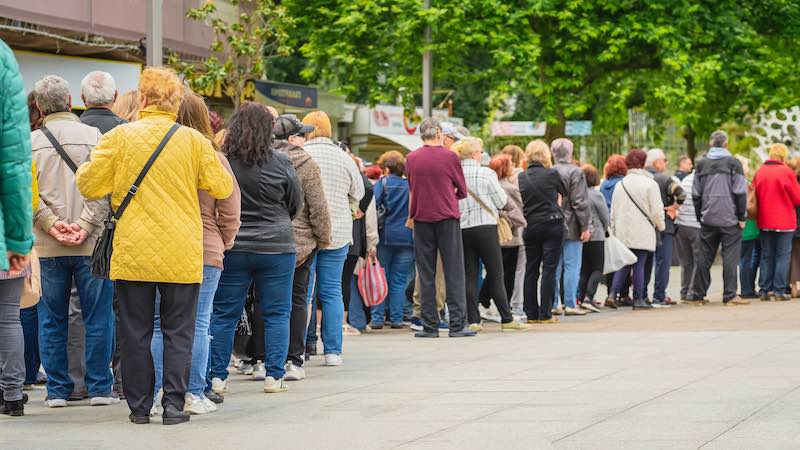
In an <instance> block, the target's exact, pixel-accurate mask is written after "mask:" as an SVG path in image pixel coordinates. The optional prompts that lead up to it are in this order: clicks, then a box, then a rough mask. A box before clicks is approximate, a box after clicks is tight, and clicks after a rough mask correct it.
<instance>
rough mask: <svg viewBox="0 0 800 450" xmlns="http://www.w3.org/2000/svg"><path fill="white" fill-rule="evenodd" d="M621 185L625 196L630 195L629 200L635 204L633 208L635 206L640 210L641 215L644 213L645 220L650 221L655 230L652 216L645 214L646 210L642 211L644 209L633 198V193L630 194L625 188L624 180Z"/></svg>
mask: <svg viewBox="0 0 800 450" xmlns="http://www.w3.org/2000/svg"><path fill="white" fill-rule="evenodd" d="M619 184H621V185H622V190H623V191H625V194H627V195H628V198H629V199H630V200H631V202H632V203H633V206H635V207H636V209H638V210H639V212H640V213H642V215H643V216H644V218H645V219H647V221H648V222H650V225H652V226H653V228H656V224H654V223H653V221H652V220H650V216H648V215H647V213H645V212H644V210H643V209H642V207H641V206H639V204H638V203H636V200H634V199H633V197H632V196H631V193H630V192H628V188H626V187H625V182H624V181H622V180H620V182H619Z"/></svg>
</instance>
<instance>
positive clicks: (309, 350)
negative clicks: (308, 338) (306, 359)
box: [306, 342, 317, 356]
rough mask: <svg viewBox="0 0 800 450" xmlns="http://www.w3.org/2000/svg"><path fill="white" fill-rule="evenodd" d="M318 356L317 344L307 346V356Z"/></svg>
mask: <svg viewBox="0 0 800 450" xmlns="http://www.w3.org/2000/svg"><path fill="white" fill-rule="evenodd" d="M316 354H317V343H316V342H314V343H311V344H306V355H310V356H314V355H316Z"/></svg>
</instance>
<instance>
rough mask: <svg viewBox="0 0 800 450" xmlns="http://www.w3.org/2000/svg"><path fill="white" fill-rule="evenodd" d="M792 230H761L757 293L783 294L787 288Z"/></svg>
mask: <svg viewBox="0 0 800 450" xmlns="http://www.w3.org/2000/svg"><path fill="white" fill-rule="evenodd" d="M793 238H794V233H792V232H778V231H761V235H760V236H759V239H760V240H761V275H760V276H759V278H758V288H759V294H761V295H764V294H767V293H769V292H772V293H774V294H775V295H778V296H780V295H783V294H785V293H786V292H787V291H788V290H789V260H790V258H791V256H792V239H793Z"/></svg>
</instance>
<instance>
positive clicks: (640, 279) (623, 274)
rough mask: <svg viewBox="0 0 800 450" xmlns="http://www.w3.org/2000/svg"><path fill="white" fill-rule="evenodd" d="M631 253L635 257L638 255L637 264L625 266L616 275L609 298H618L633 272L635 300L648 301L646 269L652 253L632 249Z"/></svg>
mask: <svg viewBox="0 0 800 450" xmlns="http://www.w3.org/2000/svg"><path fill="white" fill-rule="evenodd" d="M631 251H632V252H633V254H634V255H636V262H635V263H633V264H631V265H630V266H625V267H623V268H622V269H620V270H618V271H616V272H615V273H614V281H613V282H612V283H611V292H610V293H609V296H610V297H614V298H616V296H617V294H619V293H620V291H622V289H623V287H624V286H625V284H626V283H627V281H628V277H630V276H631V271H633V276H632V278H633V299H634V300H646V299H647V298H646V293H645V285H644V279H645V275H644V272H645V271H644V267H645V265H646V264H647V259H648V257H649V256H650V255H651V254H652V252H648V251H647V250H636V249H631Z"/></svg>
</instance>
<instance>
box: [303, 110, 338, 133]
mask: <svg viewBox="0 0 800 450" xmlns="http://www.w3.org/2000/svg"><path fill="white" fill-rule="evenodd" d="M303 123H304V124H306V125H313V126H314V131H312V132H311V133H308V135H306V139H309V140H310V139H314V138H318V137H326V138H329V137H331V136H333V133H331V119H330V118H329V117H328V115H327V114H325V111H311V112H310V113H308V114H307V115H306V116H305V117H304V118H303Z"/></svg>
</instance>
